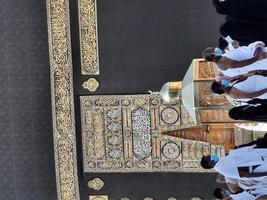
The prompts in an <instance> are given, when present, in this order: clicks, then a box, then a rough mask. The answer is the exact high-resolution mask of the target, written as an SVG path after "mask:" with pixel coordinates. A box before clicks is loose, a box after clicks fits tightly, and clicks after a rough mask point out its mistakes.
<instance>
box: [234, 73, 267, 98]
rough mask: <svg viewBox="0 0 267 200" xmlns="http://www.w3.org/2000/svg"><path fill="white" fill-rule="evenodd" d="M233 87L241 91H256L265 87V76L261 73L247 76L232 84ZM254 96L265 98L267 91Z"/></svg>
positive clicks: (266, 86)
mask: <svg viewBox="0 0 267 200" xmlns="http://www.w3.org/2000/svg"><path fill="white" fill-rule="evenodd" d="M233 87H234V88H236V89H238V90H241V91H243V92H257V91H259V90H262V89H265V88H267V77H265V76H261V75H254V76H249V77H248V78H247V79H246V80H244V81H241V82H239V83H236V84H234V85H233ZM254 98H255V97H254ZM256 98H259V99H267V93H264V94H262V95H260V96H257V97H256Z"/></svg>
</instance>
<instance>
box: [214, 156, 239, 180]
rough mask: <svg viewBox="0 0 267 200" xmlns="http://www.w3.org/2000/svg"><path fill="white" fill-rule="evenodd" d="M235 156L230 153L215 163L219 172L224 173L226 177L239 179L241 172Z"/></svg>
mask: <svg viewBox="0 0 267 200" xmlns="http://www.w3.org/2000/svg"><path fill="white" fill-rule="evenodd" d="M237 167H238V166H237V165H236V163H235V161H234V158H233V157H232V156H230V155H228V156H224V157H222V158H220V160H219V161H218V162H217V163H216V164H215V166H214V169H215V171H217V172H218V173H220V174H222V175H224V177H229V178H235V179H239V178H240V176H239V172H238V169H237Z"/></svg>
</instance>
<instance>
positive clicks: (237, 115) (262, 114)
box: [229, 104, 267, 122]
mask: <svg viewBox="0 0 267 200" xmlns="http://www.w3.org/2000/svg"><path fill="white" fill-rule="evenodd" d="M229 116H230V117H231V118H232V119H235V120H249V121H258V122H267V104H262V105H258V106H251V105H244V106H238V107H235V108H232V109H231V110H230V111H229Z"/></svg>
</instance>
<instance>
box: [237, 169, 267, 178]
mask: <svg viewBox="0 0 267 200" xmlns="http://www.w3.org/2000/svg"><path fill="white" fill-rule="evenodd" d="M238 173H239V176H240V177H247V178H249V177H261V176H267V172H253V171H252V172H249V167H238Z"/></svg>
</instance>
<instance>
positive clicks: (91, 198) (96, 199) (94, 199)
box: [89, 195, 108, 200]
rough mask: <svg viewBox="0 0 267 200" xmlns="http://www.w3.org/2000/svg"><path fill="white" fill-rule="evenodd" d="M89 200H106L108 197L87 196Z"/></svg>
mask: <svg viewBox="0 0 267 200" xmlns="http://www.w3.org/2000/svg"><path fill="white" fill-rule="evenodd" d="M89 200H108V195H96V196H89Z"/></svg>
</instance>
